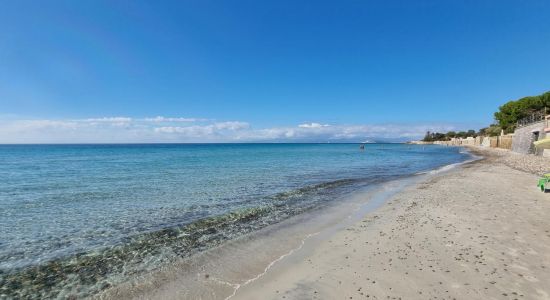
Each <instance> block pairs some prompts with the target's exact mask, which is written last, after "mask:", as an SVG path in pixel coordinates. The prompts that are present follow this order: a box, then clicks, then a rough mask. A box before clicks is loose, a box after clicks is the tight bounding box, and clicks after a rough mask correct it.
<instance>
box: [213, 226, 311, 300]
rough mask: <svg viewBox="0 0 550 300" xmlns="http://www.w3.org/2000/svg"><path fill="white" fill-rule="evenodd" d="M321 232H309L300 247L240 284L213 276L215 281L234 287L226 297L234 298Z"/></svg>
mask: <svg viewBox="0 0 550 300" xmlns="http://www.w3.org/2000/svg"><path fill="white" fill-rule="evenodd" d="M319 233H320V232H315V233H310V234H308V235H307V236H306V237H305V238H304V239H302V241H301V243H300V245H299V246H298V247H296V248H294V249H292V250H290V251H289V252H287V253H285V254H283V255H281V256H279V258H277V259H275V260H273V261H272V262H270V263H269V264H268V265H267V267H265V269H264V271H263V272H261V273H260V274H258V275H256V276H255V277H253V278H250V279H248V280H246V281H245V282H243V283H240V284H239V283H230V282H226V281H223V280H219V279H217V278H213V280H215V281H217V282H219V283H222V284H225V285H229V286H231V287H233V293H232V294H231V295H229V296H227V297H226V298H225V300H228V299H231V298H233V296H235V295H236V294H237V291H238V290H239V289H240V288H241V287H243V286H245V285H247V284H249V283H252V282H254V281H256V280H258V279H260V278H261V277H262V276H264V275H265V274H266V273H267V271H269V269H271V267H273V266H274V265H275V264H276V263H277V262H279V261H281V260H283V259H284V258H285V257H287V256H289V255H292V253H294V252H296V251H299V250H300V249H302V247H304V245H305V243H306V240H307V239H309V238H311V237H313V236H316V235H318V234H319Z"/></svg>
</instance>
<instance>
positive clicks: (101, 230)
mask: <svg viewBox="0 0 550 300" xmlns="http://www.w3.org/2000/svg"><path fill="white" fill-rule="evenodd" d="M469 158H470V156H469V154H468V153H465V152H463V151H461V149H460V148H456V147H445V146H438V145H409V144H366V145H364V149H360V145H359V144H107V145H100V144H86V145H0V298H37V299H38V298H67V297H68V298H70V297H73V298H81V297H86V296H93V295H97V294H98V293H100V292H102V291H104V290H106V289H109V288H111V287H113V286H116V285H118V284H121V283H123V282H125V281H127V280H130V279H131V278H135V277H136V276H142V275H143V274H146V273H148V272H152V271H155V270H158V269H159V268H162V267H163V266H166V265H169V264H171V263H174V262H175V261H178V260H181V259H186V258H188V257H191V256H193V255H196V254H197V253H201V252H204V251H208V250H209V249H212V248H214V247H217V246H220V245H222V244H223V243H226V242H228V241H230V240H234V239H236V238H239V237H241V236H243V235H247V234H251V233H253V232H255V231H257V230H259V229H262V228H265V227H269V226H271V225H273V224H277V223H279V222H282V221H284V220H286V219H289V218H292V217H294V216H297V215H300V214H303V213H306V212H312V211H316V210H323V208H325V207H328V206H335V205H338V204H339V203H338V201H340V200H339V199H342V197H341V196H342V195H346V194H350V193H353V192H354V191H357V190H360V189H363V188H365V187H369V186H376V185H379V184H382V183H384V182H389V181H392V180H399V179H401V178H407V177H411V176H416V175H417V174H421V173H427V172H430V171H432V170H434V169H438V168H441V167H444V166H448V165H453V164H457V163H461V162H464V161H466V160H468V159H469Z"/></svg>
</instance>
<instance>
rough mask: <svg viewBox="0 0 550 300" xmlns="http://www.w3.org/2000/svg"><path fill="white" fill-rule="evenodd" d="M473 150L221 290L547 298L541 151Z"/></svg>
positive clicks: (287, 295) (547, 233)
mask: <svg viewBox="0 0 550 300" xmlns="http://www.w3.org/2000/svg"><path fill="white" fill-rule="evenodd" d="M473 152H476V153H477V154H481V155H483V156H484V157H485V158H484V159H483V160H480V161H477V162H474V163H469V164H466V165H463V166H461V167H459V168H456V169H454V170H451V171H449V172H446V173H442V174H440V175H435V176H432V177H431V178H429V179H426V180H424V181H423V182H420V183H418V184H415V185H413V186H411V187H408V188H406V189H405V190H404V191H403V192H401V193H399V194H397V195H395V196H393V197H392V198H391V199H390V200H389V201H388V202H387V203H386V204H385V205H384V206H383V207H381V208H380V209H377V210H375V211H374V212H372V213H369V214H367V215H366V216H365V217H364V218H363V219H362V220H360V221H359V222H357V223H355V224H353V225H351V226H347V227H346V228H345V229H344V230H340V231H338V232H336V233H335V234H333V235H332V236H330V237H329V238H328V239H326V240H323V241H321V242H319V243H318V244H316V245H314V247H310V249H309V250H308V248H307V247H304V249H302V250H301V251H296V253H293V255H289V256H288V257H287V258H285V259H284V260H282V261H280V262H278V263H277V264H275V265H274V266H272V268H270V269H269V271H268V272H266V273H265V275H264V276H262V277H260V278H258V279H257V280H255V281H253V282H251V283H249V284H247V285H243V286H242V287H240V288H239V289H238V290H237V291H236V293H235V295H234V296H233V297H231V299H550V218H549V216H550V194H547V193H546V194H545V193H541V192H540V191H539V190H538V189H537V188H536V180H537V176H536V174H537V173H540V172H541V171H542V170H543V169H544V168H545V167H546V166H547V165H548V161H547V159H541V158H536V157H532V156H531V157H528V156H522V155H515V154H512V153H510V152H508V151H496V150H495V151H493V150H480V149H473ZM545 164H546V165H545Z"/></svg>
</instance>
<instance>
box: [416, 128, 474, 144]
mask: <svg viewBox="0 0 550 300" xmlns="http://www.w3.org/2000/svg"><path fill="white" fill-rule="evenodd" d="M476 136H478V133H476V131H475V130H468V131H459V132H454V131H449V132H447V133H439V132H429V131H428V132H426V135H425V136H424V139H422V141H424V142H434V141H449V140H450V139H452V138H467V137H476Z"/></svg>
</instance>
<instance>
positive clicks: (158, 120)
mask: <svg viewBox="0 0 550 300" xmlns="http://www.w3.org/2000/svg"><path fill="white" fill-rule="evenodd" d="M143 120H144V121H146V122H156V123H163V122H174V123H176V122H188V123H192V122H205V121H208V119H200V118H181V117H176V118H171V117H162V116H157V117H154V118H144V119H143Z"/></svg>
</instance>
